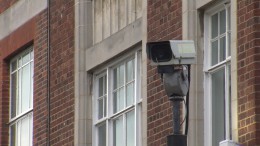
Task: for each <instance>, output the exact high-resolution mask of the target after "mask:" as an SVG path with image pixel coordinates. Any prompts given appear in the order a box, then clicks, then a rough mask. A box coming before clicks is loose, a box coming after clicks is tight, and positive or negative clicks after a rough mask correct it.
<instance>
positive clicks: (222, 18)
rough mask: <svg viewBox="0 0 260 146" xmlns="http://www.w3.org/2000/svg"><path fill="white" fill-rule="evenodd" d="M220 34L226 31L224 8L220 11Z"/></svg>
mask: <svg viewBox="0 0 260 146" xmlns="http://www.w3.org/2000/svg"><path fill="white" fill-rule="evenodd" d="M219 17H220V34H223V33H225V32H226V10H223V11H221V12H220V16H219Z"/></svg>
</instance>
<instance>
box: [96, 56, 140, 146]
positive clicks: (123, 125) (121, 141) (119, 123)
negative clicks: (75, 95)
mask: <svg viewBox="0 0 260 146" xmlns="http://www.w3.org/2000/svg"><path fill="white" fill-rule="evenodd" d="M94 87H95V88H94V97H93V101H94V109H93V116H94V130H93V131H94V136H93V137H94V143H95V144H94V145H96V146H139V145H140V140H139V138H140V137H141V135H140V134H141V131H140V124H141V122H140V114H141V97H140V52H136V53H135V54H134V55H132V56H128V57H125V58H123V59H122V60H120V61H119V62H117V63H115V64H112V65H111V66H107V68H106V69H105V70H103V72H101V73H97V74H95V77H94Z"/></svg>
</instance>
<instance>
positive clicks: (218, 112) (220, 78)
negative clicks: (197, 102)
mask: <svg viewBox="0 0 260 146" xmlns="http://www.w3.org/2000/svg"><path fill="white" fill-rule="evenodd" d="M224 139H225V69H224V68H223V69H221V70H219V71H217V72H215V73H213V74H212V146H218V145H219V142H220V141H222V140H224Z"/></svg>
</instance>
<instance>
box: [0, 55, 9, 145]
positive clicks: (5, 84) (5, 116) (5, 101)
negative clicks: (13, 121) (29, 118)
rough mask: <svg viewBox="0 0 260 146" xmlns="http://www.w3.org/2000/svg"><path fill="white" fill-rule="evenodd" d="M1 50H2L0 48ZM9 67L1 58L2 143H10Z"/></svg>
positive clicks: (0, 137)
mask: <svg viewBox="0 0 260 146" xmlns="http://www.w3.org/2000/svg"><path fill="white" fill-rule="evenodd" d="M0 52H1V50H0ZM8 74H9V69H8V64H7V63H6V62H5V61H3V60H2V59H1V60H0V145H1V146H7V144H8V125H7V123H8V122H9V110H8V109H9V106H8V105H9V75H8Z"/></svg>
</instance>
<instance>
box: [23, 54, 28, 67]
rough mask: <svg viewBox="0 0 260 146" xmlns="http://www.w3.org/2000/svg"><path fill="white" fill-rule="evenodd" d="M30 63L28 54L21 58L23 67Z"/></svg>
mask: <svg viewBox="0 0 260 146" xmlns="http://www.w3.org/2000/svg"><path fill="white" fill-rule="evenodd" d="M29 61H30V54H29V53H27V54H25V55H24V56H23V65H24V64H26V63H28V62H29Z"/></svg>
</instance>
